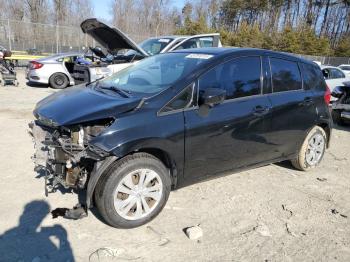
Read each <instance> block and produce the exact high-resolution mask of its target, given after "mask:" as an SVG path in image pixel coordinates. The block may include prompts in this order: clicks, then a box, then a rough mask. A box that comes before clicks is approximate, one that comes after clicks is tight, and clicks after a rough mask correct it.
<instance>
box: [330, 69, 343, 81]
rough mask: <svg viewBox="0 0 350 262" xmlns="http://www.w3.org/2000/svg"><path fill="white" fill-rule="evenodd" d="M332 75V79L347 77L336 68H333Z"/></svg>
mask: <svg viewBox="0 0 350 262" xmlns="http://www.w3.org/2000/svg"><path fill="white" fill-rule="evenodd" d="M331 76H332V79H336V78H345V75H344V74H343V73H342V72H341V71H340V70H338V69H335V68H332V69H331Z"/></svg>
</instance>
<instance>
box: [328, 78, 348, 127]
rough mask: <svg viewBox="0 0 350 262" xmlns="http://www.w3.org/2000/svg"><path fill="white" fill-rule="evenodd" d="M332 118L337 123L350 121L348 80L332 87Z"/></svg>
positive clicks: (341, 123)
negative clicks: (333, 98)
mask: <svg viewBox="0 0 350 262" xmlns="http://www.w3.org/2000/svg"><path fill="white" fill-rule="evenodd" d="M332 96H333V97H335V98H336V100H335V101H333V103H332V119H333V122H334V123H336V124H338V125H344V124H345V123H349V122H350V81H349V82H344V83H343V85H342V86H337V87H336V88H334V89H333V92H332Z"/></svg>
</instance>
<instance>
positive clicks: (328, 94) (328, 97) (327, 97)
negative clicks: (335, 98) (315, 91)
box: [323, 85, 331, 105]
mask: <svg viewBox="0 0 350 262" xmlns="http://www.w3.org/2000/svg"><path fill="white" fill-rule="evenodd" d="M323 97H324V101H325V102H326V104H327V105H329V103H330V102H331V90H330V89H329V87H328V85H326V92H325V93H324V96H323Z"/></svg>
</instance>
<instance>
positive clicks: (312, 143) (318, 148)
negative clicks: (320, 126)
mask: <svg viewBox="0 0 350 262" xmlns="http://www.w3.org/2000/svg"><path fill="white" fill-rule="evenodd" d="M324 149H325V138H324V137H323V136H322V135H321V134H319V133H316V134H314V135H313V136H312V137H311V138H310V139H309V144H308V146H307V150H306V155H305V157H306V162H307V163H308V164H309V165H310V166H315V165H316V164H318V163H319V162H320V160H321V158H322V156H323V153H324Z"/></svg>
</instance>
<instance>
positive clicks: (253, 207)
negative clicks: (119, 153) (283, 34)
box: [0, 72, 350, 262]
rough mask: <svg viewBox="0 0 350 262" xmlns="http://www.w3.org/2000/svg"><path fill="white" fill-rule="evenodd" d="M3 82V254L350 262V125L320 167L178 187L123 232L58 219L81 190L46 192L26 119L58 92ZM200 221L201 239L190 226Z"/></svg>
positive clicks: (93, 222) (268, 170)
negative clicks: (150, 216) (58, 211)
mask: <svg viewBox="0 0 350 262" xmlns="http://www.w3.org/2000/svg"><path fill="white" fill-rule="evenodd" d="M19 77H20V83H21V84H20V86H19V87H13V86H7V87H0V148H1V150H0V173H1V179H0V187H1V201H0V211H1V213H0V261H33V262H39V261H130V260H131V261H350V201H349V199H350V172H349V166H350V155H349V152H350V142H349V141H350V128H335V129H334V131H333V140H332V144H331V148H330V150H328V151H327V153H326V155H325V158H324V161H323V162H322V164H321V165H320V167H319V168H317V169H314V170H312V171H310V172H308V173H304V172H299V171H296V170H294V169H293V168H291V166H290V165H288V164H285V163H283V164H275V165H269V166H266V167H262V168H258V169H254V170H249V171H246V172H241V173H235V174H232V175H230V176H226V177H221V178H217V179H215V180H211V181H207V182H203V183H200V184H197V185H193V186H190V187H187V188H184V189H180V190H178V191H174V192H172V193H171V195H170V198H169V201H168V203H167V205H166V207H165V209H164V210H163V211H162V212H161V214H160V215H159V216H158V217H157V218H156V219H155V220H153V221H152V222H150V223H149V224H147V225H145V226H142V227H139V228H136V229H131V230H119V229H115V228H112V227H109V226H108V225H106V224H104V223H103V222H101V221H100V219H99V218H98V217H97V216H96V215H94V214H93V213H92V212H90V213H89V216H88V217H87V218H84V219H81V220H77V221H74V220H66V219H64V218H57V219H52V218H51V214H50V213H49V212H50V210H52V209H54V208H56V207H68V208H71V207H72V206H74V205H75V204H76V203H77V196H76V195H75V194H70V193H68V194H64V195H62V194H61V193H59V192H58V193H55V194H50V195H49V197H48V198H46V197H45V196H44V181H43V178H40V177H38V175H37V174H36V173H35V172H34V171H33V167H34V166H33V163H32V161H31V155H32V153H33V146H32V141H31V138H30V137H29V135H28V134H27V124H28V122H29V121H30V120H31V119H32V118H33V117H32V113H31V112H32V110H33V107H34V105H35V103H36V102H37V101H39V100H40V99H41V98H44V97H45V96H47V95H49V94H50V93H52V92H54V90H52V89H50V88H46V87H29V86H26V81H25V79H24V74H23V72H19ZM198 224H199V225H200V227H201V228H202V230H203V237H202V238H201V239H200V241H193V240H190V239H188V238H187V237H186V235H185V234H184V232H183V229H184V228H186V227H189V226H193V225H198Z"/></svg>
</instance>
